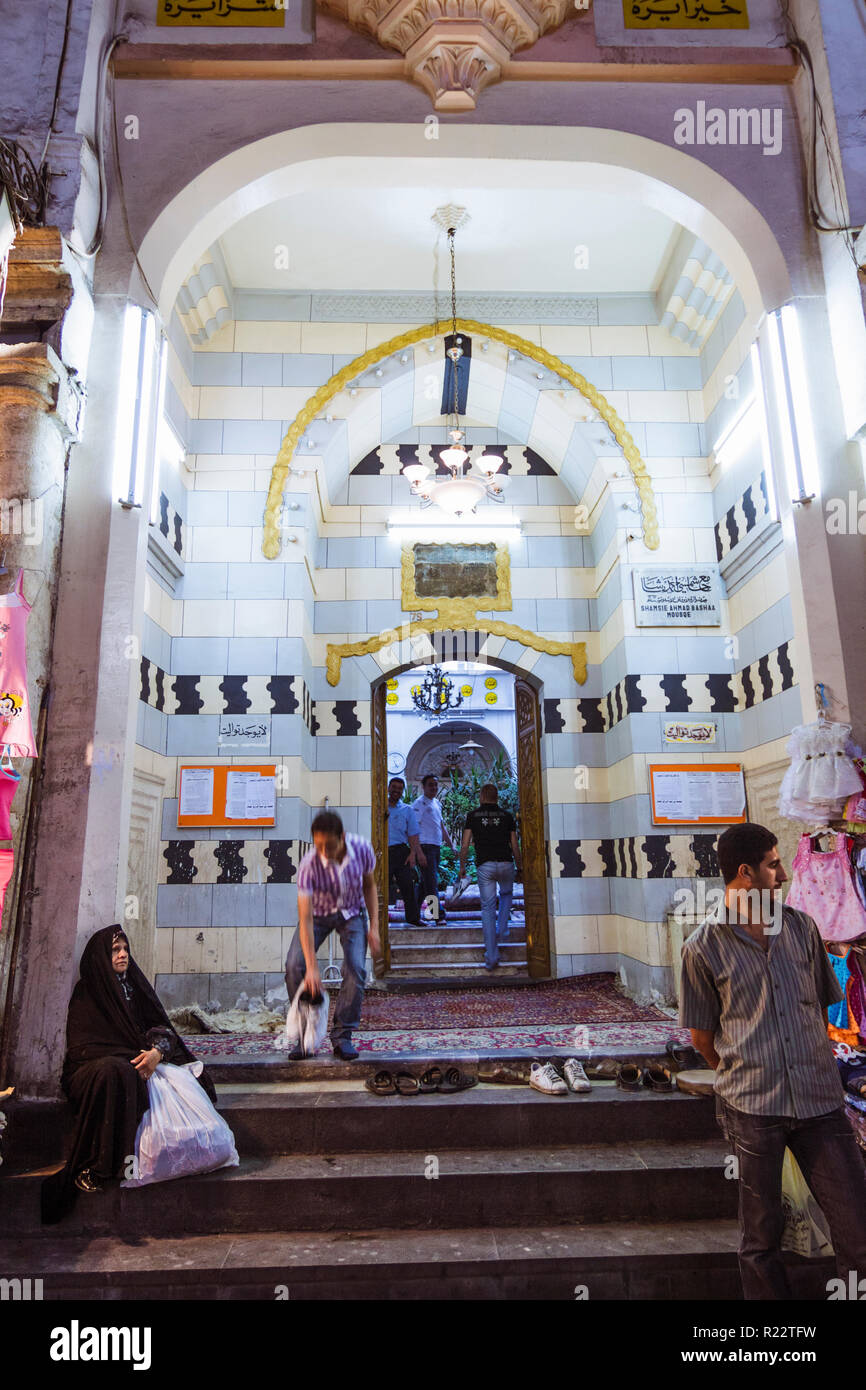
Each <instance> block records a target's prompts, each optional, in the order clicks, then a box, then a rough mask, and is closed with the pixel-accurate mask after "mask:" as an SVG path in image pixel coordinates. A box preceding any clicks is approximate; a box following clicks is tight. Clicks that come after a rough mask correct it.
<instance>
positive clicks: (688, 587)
mask: <svg viewBox="0 0 866 1390" xmlns="http://www.w3.org/2000/svg"><path fill="white" fill-rule="evenodd" d="M634 620H635V623H636V624H637V626H638V627H677V626H682V627H718V626H719V624H720V623H721V621H722V614H721V609H720V607H719V594H718V576H717V569H716V566H715V565H677V566H676V567H673V566H669V565H641V566H639V567H636V568H635V570H634Z"/></svg>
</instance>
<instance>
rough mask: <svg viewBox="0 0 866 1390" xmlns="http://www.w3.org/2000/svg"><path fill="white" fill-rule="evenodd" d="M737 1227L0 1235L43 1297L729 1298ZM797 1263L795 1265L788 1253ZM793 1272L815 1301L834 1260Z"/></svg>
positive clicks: (5, 1257) (9, 1260)
mask: <svg viewBox="0 0 866 1390" xmlns="http://www.w3.org/2000/svg"><path fill="white" fill-rule="evenodd" d="M736 1243H737V1230H736V1222H735V1221H731V1220H727V1219H720V1220H715V1221H684V1222H677V1221H669V1222H668V1221H666V1222H625V1221H624V1222H620V1223H617V1224H616V1225H609V1224H605V1225H595V1224H587V1225H579V1226H575V1225H573V1224H568V1225H564V1224H561V1223H556V1224H552V1225H550V1226H547V1227H545V1228H543V1229H539V1228H537V1227H534V1226H530V1225H515V1226H512V1227H509V1228H507V1229H504V1230H503V1229H498V1230H493V1229H491V1228H489V1227H487V1226H484V1227H466V1228H463V1229H456V1230H455V1229H452V1228H443V1229H442V1230H435V1231H434V1230H419V1231H411V1232H407V1231H404V1230H393V1229H382V1228H377V1229H370V1230H363V1231H362V1230H358V1231H352V1232H343V1231H339V1232H327V1233H306V1232H305V1233H300V1234H293V1233H281V1234H279V1235H274V1234H273V1233H271V1232H247V1233H245V1234H235V1235H229V1234H225V1235H222V1234H211V1235H206V1236H189V1237H187V1238H185V1239H183V1240H181V1239H178V1238H176V1237H153V1236H151V1235H144V1236H142V1237H141V1238H140V1239H139V1240H137V1241H136V1242H135V1244H134V1245H130V1244H128V1243H126V1242H124V1241H123V1240H121V1239H118V1238H117V1237H112V1236H103V1237H99V1236H98V1237H95V1238H94V1237H90V1238H87V1239H82V1238H80V1237H79V1238H75V1237H72V1238H69V1239H67V1240H65V1241H56V1240H55V1241H53V1242H51V1241H48V1240H46V1239H45V1237H44V1236H43V1237H41V1238H36V1239H32V1238H25V1239H17V1240H16V1239H5V1240H0V1265H2V1268H3V1271H4V1275H5V1277H8V1278H15V1277H18V1278H30V1279H33V1278H40V1277H41V1278H43V1280H44V1290H43V1296H44V1298H45V1299H51V1300H64V1299H65V1300H69V1299H82V1298H87V1299H135V1300H148V1299H179V1300H184V1301H189V1300H208V1299H216V1300H229V1299H231V1300H232V1301H236V1300H239V1299H244V1300H250V1299H263V1300H268V1301H272V1300H273V1299H274V1298H275V1297H276V1296H277V1294H278V1293H279V1296H280V1297H281V1298H286V1297H287V1298H288V1299H289V1300H291V1301H298V1300H314V1299H316V1300H328V1301H331V1300H333V1301H337V1300H340V1301H342V1300H347V1299H359V1300H360V1299H364V1300H373V1299H376V1300H382V1301H384V1300H387V1301H395V1300H400V1299H406V1300H413V1301H416V1302H417V1301H418V1300H422V1299H435V1300H437V1301H454V1300H492V1299H495V1300H508V1299H515V1300H516V1299H520V1300H524V1299H535V1300H539V1299H545V1300H556V1301H559V1300H563V1301H566V1302H570V1303H573V1302H574V1299H575V1294H576V1290H577V1289H578V1288H579V1287H580V1286H584V1287H585V1288H586V1290H587V1293H588V1296H589V1299H590V1302H591V1303H592V1302H598V1301H600V1300H607V1299H656V1300H666V1301H671V1300H680V1299H683V1300H685V1299H737V1298H739V1297H740V1284H739V1277H738V1274H737V1265H736V1255H735V1250H736ZM797 1263H798V1264H799V1263H800V1262H797ZM804 1265H805V1267H803V1266H801V1267H799V1268H797V1267H795V1268H794V1269H793V1270H792V1283H794V1285H795V1289H796V1291H797V1293H798V1295H799V1296H800V1297H802V1298H826V1291H825V1287H824V1286H825V1283H826V1280H827V1278H828V1277H830V1275H831V1274H832V1273H833V1270H832V1262H829V1261H824V1260H820V1261H809V1262H808V1263H807V1264H806V1263H805V1262H804Z"/></svg>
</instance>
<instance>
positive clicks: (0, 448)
mask: <svg viewBox="0 0 866 1390" xmlns="http://www.w3.org/2000/svg"><path fill="white" fill-rule="evenodd" d="M80 413H81V398H80V394H79V392H78V390H77V388H76V387H75V386H74V385H73V384H72V383H71V381H70V378H69V376H68V374H67V372H66V369H65V368H64V366H63V364H62V363H61V362H60V360H59V358H58V357H57V356H56V354H55V353H54V351H53V350H52V349H51V348H50V347H49V346H48V345H47V344H46V343H40V342H37V343H16V344H11V345H9V344H0V559H2V563H3V564H4V565H5V567H6V569H7V571H8V573H7V574H6V575H3V576H0V589H2V591H3V592H4V593H5V592H8V591H9V590H10V589H11V587H12V585H13V584H14V582H15V576H16V573H17V570H18V567H19V566H20V567H21V568H22V569H23V570H24V575H23V590H24V596H25V598H26V599H27V601H28V603H30V604H31V605H32V611H31V613H30V617H29V619H28V623H27V667H28V688H29V695H30V705H31V715H32V720H33V727H34V732H35V733H36V735H37V738H38V731H39V711H40V706H41V704H42V700H43V695H44V692H45V690H46V687H47V686H48V682H49V679H50V661H51V644H52V636H53V623H54V611H55V599H56V589H57V576H58V569H59V555H60V540H61V528H62V518H63V502H64V491H65V479H66V462H67V458H68V454H69V447H70V444H71V442H72V441H73V440H74V439H75V438H76V436H77V432H78V424H79V417H80ZM15 762H16V767H17V769H18V770H19V771H20V772H21V774H22V777H21V782H20V784H19V787H18V790H17V792H16V796H15V800H14V802H13V803H12V828H13V841H12V849H13V854H14V856H15V873H14V876H13V879H12V881H11V883H10V886H9V889H8V890H7V894H6V902H5V905H4V911H3V931H2V934H0V1005H2V1002H3V1000H4V999H5V997H6V986H7V985H10V984H11V982H12V980H11V976H12V975H13V973H14V970H15V968H16V962H17V958H18V957H19V955H20V952H21V949H22V941H21V939H16V920H17V917H18V904H19V897H20V894H21V890H22V887H26V882H25V878H26V870H27V867H28V863H27V860H28V857H29V856H28V854H27V853H26V851H27V850H28V846H27V845H26V844H25V832H26V824H25V818H26V810H27V807H28V804H29V802H30V798H31V797H32V796H33V795H34V794H35V792H36V779H37V778H38V774H39V770H40V769H39V767H38V766H37V765H36V764H35V763H34V760H33V759H30V758H23V759H16V760H15ZM29 848H30V849H32V837H31V844H30V846H29Z"/></svg>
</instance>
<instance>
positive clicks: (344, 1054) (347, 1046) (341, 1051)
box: [334, 1042, 361, 1062]
mask: <svg viewBox="0 0 866 1390" xmlns="http://www.w3.org/2000/svg"><path fill="white" fill-rule="evenodd" d="M360 1055H361V1054H360V1053H359V1051H358V1049H357V1047H353V1046H352V1044H351V1043H350V1042H341V1043H335V1044H334V1056H335V1057H339V1058H341V1060H342V1061H344V1062H354V1060H355V1058H356V1057H359V1056H360Z"/></svg>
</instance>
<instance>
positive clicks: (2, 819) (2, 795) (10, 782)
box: [0, 756, 21, 840]
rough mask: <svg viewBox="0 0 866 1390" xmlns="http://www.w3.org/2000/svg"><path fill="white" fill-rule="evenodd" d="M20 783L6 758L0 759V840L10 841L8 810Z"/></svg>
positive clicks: (17, 773)
mask: <svg viewBox="0 0 866 1390" xmlns="http://www.w3.org/2000/svg"><path fill="white" fill-rule="evenodd" d="M20 781H21V773H20V772H16V771H15V769H14V767H13V766H12V764H11V762H10V761H9V760H8V758H6V757H5V756H4V757H3V758H2V759H0V840H11V839H12V823H11V821H10V819H9V808H10V806H11V805H12V798H13V797H14V795H15V793H16V792H17V790H18V783H19V782H20Z"/></svg>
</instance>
